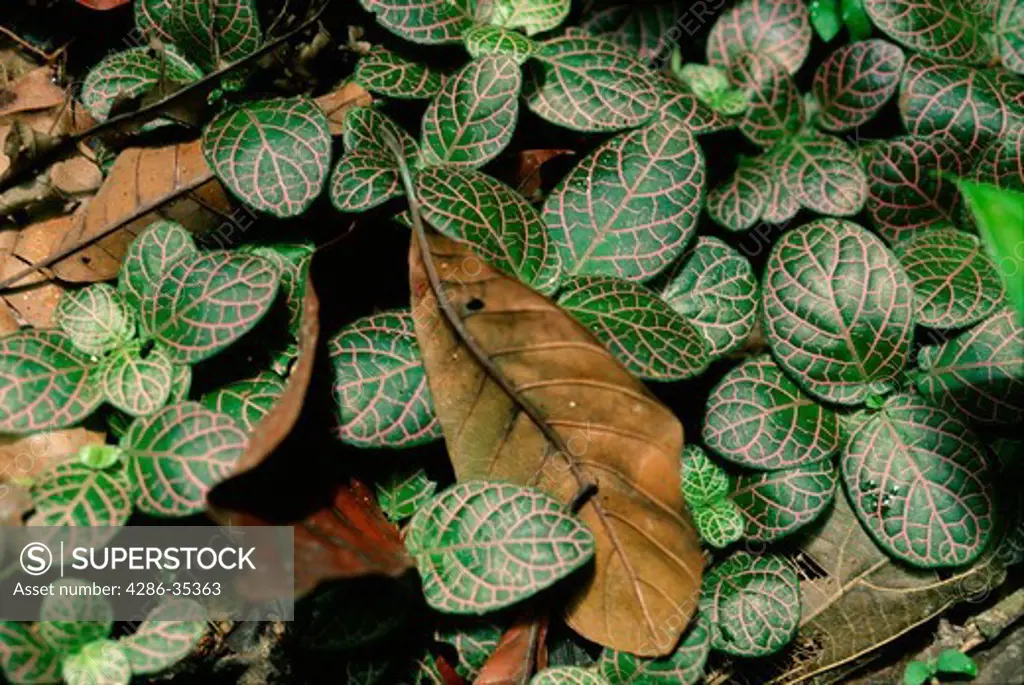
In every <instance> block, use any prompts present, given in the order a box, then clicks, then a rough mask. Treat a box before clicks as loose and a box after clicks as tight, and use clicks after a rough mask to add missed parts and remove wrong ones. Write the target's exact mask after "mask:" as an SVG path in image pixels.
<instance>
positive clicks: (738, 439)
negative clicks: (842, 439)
mask: <svg viewBox="0 0 1024 685" xmlns="http://www.w3.org/2000/svg"><path fill="white" fill-rule="evenodd" d="M702 437H703V439H704V443H705V444H706V445H707V446H708V448H710V449H711V450H712V451H714V452H715V453H716V454H718V455H719V456H721V457H722V458H723V459H727V460H729V461H731V462H734V463H736V464H739V465H740V466H745V467H748V468H753V469H764V470H774V469H785V468H790V467H793V466H799V465H802V464H810V463H813V462H816V461H821V460H824V459H828V457H830V456H832V455H833V454H835V452H836V450H838V449H839V418H838V417H837V416H836V413H835V412H833V411H832V410H831V409H828V408H826V407H823V406H821V405H820V404H818V403H817V402H815V401H814V400H813V399H811V398H810V397H808V396H807V395H806V394H804V393H803V391H801V390H800V388H799V387H798V386H797V385H796V383H794V382H793V381H791V380H790V379H789V377H788V376H786V375H785V374H784V373H783V372H782V369H780V368H779V367H778V366H777V365H776V364H775V362H774V361H772V359H771V357H768V356H764V357H759V358H757V359H752V360H749V361H746V362H744V363H742V364H740V365H739V366H737V367H736V368H734V369H732V370H730V371H729V372H728V373H726V374H725V375H724V376H723V377H722V379H721V380H720V381H719V382H718V384H717V385H716V386H715V387H714V389H713V390H712V391H711V394H710V396H709V397H708V404H707V409H706V413H705V416H704V430H703V433H702Z"/></svg>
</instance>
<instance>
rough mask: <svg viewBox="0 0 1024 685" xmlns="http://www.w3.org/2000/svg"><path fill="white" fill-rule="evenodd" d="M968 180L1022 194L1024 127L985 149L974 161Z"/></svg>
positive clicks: (1023, 187)
mask: <svg viewBox="0 0 1024 685" xmlns="http://www.w3.org/2000/svg"><path fill="white" fill-rule="evenodd" d="M968 180H972V181H975V182H977V183H985V184H989V185H992V186H995V187H996V188H999V189H1000V190H1013V191H1017V192H1020V193H1024V127H1021V128H1020V129H1018V130H1017V132H1016V133H1011V134H1010V135H1008V136H1005V137H1003V138H1000V139H999V140H996V141H994V142H993V143H991V144H990V145H989V146H988V147H986V148H985V149H984V150H983V151H982V153H981V155H980V156H979V157H978V158H977V159H975V160H974V169H973V170H972V172H971V173H970V174H969V175H968ZM965 192H967V194H968V195H969V194H970V193H969V191H965Z"/></svg>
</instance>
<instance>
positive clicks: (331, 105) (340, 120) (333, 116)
mask: <svg viewBox="0 0 1024 685" xmlns="http://www.w3.org/2000/svg"><path fill="white" fill-rule="evenodd" d="M316 104H318V105H320V109H322V110H323V111H324V114H326V115H327V125H328V126H329V127H330V129H331V135H334V136H339V135H341V133H342V130H343V125H344V121H345V113H346V112H348V110H350V109H352V108H353V107H369V106H370V105H371V104H373V97H372V96H371V95H370V93H369V92H367V90H366V89H365V88H363V87H362V86H361V85H359V84H358V83H346V84H345V85H343V86H342V87H341V88H339V89H337V90H335V91H332V92H330V93H326V94H325V95H321V96H320V97H318V98H316Z"/></svg>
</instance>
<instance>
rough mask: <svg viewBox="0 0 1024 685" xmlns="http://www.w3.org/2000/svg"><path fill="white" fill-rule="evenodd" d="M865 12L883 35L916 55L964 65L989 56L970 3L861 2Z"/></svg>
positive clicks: (925, 0)
mask: <svg viewBox="0 0 1024 685" xmlns="http://www.w3.org/2000/svg"><path fill="white" fill-rule="evenodd" d="M864 9H865V10H867V13H868V16H870V17H871V21H873V22H874V23H875V26H877V27H878V28H880V29H881V30H882V31H884V32H885V34H886V35H888V36H889V37H890V38H892V39H893V40H895V41H896V42H898V43H902V44H903V45H905V46H907V47H908V48H910V49H912V50H916V51H917V52H923V53H925V54H927V55H931V56H932V57H935V58H938V59H941V60H945V61H949V62H963V63H966V64H982V63H984V62H986V61H988V59H989V57H990V51H989V48H988V45H987V44H986V43H985V39H984V37H983V35H982V30H981V27H982V25H983V14H982V11H981V5H980V4H979V3H976V2H973V0H864Z"/></svg>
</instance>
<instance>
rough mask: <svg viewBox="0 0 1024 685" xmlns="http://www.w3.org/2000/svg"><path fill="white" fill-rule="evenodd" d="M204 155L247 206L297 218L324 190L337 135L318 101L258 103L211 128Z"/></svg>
mask: <svg viewBox="0 0 1024 685" xmlns="http://www.w3.org/2000/svg"><path fill="white" fill-rule="evenodd" d="M203 154H204V155H205V156H206V161H207V162H208V163H209V164H210V168H211V169H213V171H214V173H216V174H217V178H219V179H220V180H221V181H222V182H223V183H224V185H226V186H227V187H228V188H229V189H230V190H231V192H232V193H234V194H235V195H236V196H237V197H238V198H239V199H240V200H241V201H242V202H244V203H245V204H247V205H249V206H250V207H252V208H253V209H257V210H259V211H261V212H267V213H269V214H271V215H273V216H276V217H281V218H285V217H290V216H297V215H299V214H302V213H303V212H304V211H306V210H307V209H308V208H309V206H310V205H311V204H312V203H313V200H315V199H316V198H317V196H318V195H320V191H321V190H323V187H324V182H325V181H326V179H327V174H328V172H329V171H330V165H331V132H330V129H329V128H328V125H327V116H326V115H325V114H324V113H323V110H321V109H320V108H319V107H318V106H317V105H316V103H314V102H313V101H312V100H308V99H306V98H303V97H296V98H278V99H274V100H255V101H250V102H247V103H245V104H243V105H240V106H238V107H233V108H230V109H227V110H225V111H224V112H222V113H221V114H218V115H217V116H216V117H215V118H214V119H213V121H211V122H210V123H209V125H207V127H206V129H205V130H204V131H203Z"/></svg>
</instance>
